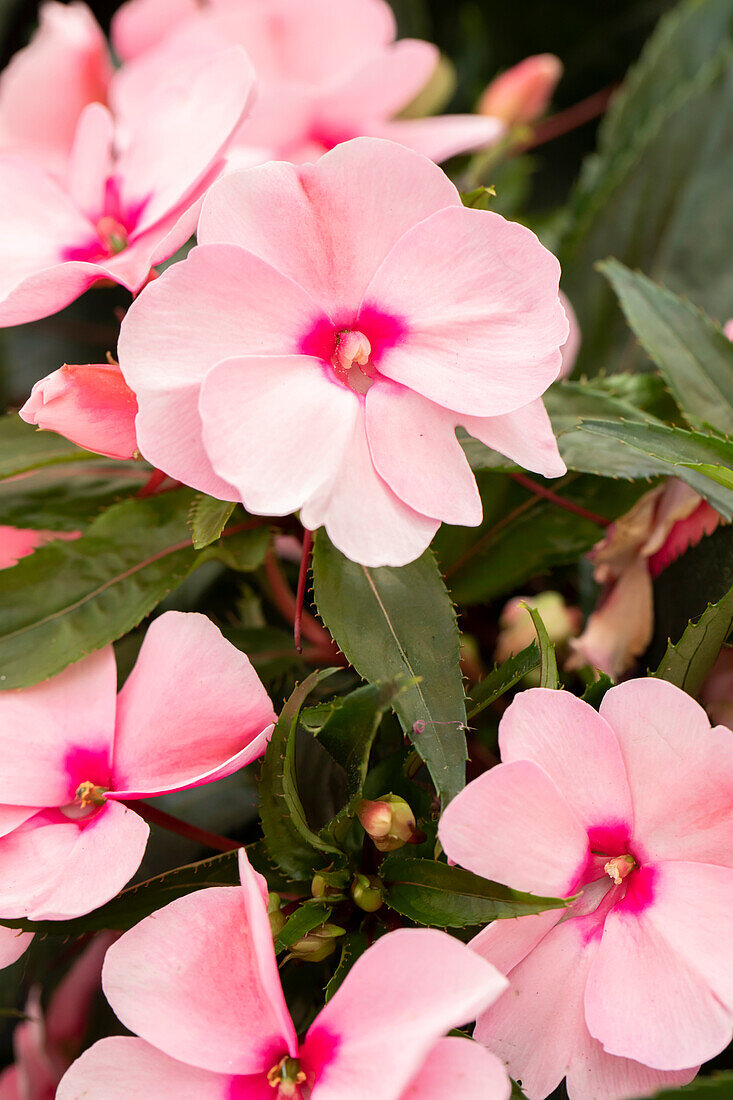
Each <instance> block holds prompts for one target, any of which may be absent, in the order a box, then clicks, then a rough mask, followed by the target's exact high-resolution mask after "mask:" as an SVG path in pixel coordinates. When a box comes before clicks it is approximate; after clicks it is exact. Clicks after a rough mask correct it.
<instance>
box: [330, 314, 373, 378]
mask: <svg viewBox="0 0 733 1100" xmlns="http://www.w3.org/2000/svg"><path fill="white" fill-rule="evenodd" d="M371 354H372V345H371V344H370V343H369V340H368V339H367V337H366V336H365V335H364V333H363V332H358V331H355V330H354V329H341V330H340V332H337V333H336V346H335V348H334V352H333V358H332V360H331V365H332V366H333V369H334V371H335V372H336V374H337V376H338V377H339V378H340V379H341V381H342V382H345V383H346V385H347V386H348V387H349V389H352V390H354V392H355V393H366V392H367V390H368V389H369V387H370V386H371V385H372V382H373V381H374V376H375V374H376V371H375V369H374V367H373V366H372V364H371V362H370V357H371Z"/></svg>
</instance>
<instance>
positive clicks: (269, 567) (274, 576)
mask: <svg viewBox="0 0 733 1100" xmlns="http://www.w3.org/2000/svg"><path fill="white" fill-rule="evenodd" d="M265 572H266V574H267V580H268V582H269V585H270V592H271V594H272V598H273V600H274V602H275V605H276V606H277V609H278V611H279V612H280V614H281V615H282V616H283V618H284V619H286V620H287V621H288V622H289V623H293V626H294V624H295V616H296V611H297V605H296V600H295V596H294V595H293V590H292V588H291V587H290V585H289V584H288V582H287V580H286V577H285V574H284V573H283V571H282V569H281V568H280V565H279V563H278V560H277V558H276V557H275V555H274V553H273V551H272V550H269V551H268V554H267V557H266V558H265ZM301 630H302V634H303V636H304V637H306V638H307V639H308V641H309V642H312V643H313V645H315V646H317V647H318V648H319V649H322V650H325V649H326V648H327V647H328V648H329V649H332V648H335V647H334V645H333V642H332V641H331V638H330V637H329V635H328V634H327V633H326V631H325V630H324V629H323V627H322V626H319V624H318V623H317V622H316V620H315V619H314V618H313V616H312V615H309V614H308V612H307V611H305V612H303V615H302V619H301Z"/></svg>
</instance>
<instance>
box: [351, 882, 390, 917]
mask: <svg viewBox="0 0 733 1100" xmlns="http://www.w3.org/2000/svg"><path fill="white" fill-rule="evenodd" d="M351 896H352V898H353V899H354V904H355V905H358V906H359V908H360V909H363V910H364V912H365V913H376V911H377V909H381V908H382V905H383V903H384V893H383V891H382V882H381V879H378V878H377V876H376V875H355V876H354V881H353V882H352V884H351Z"/></svg>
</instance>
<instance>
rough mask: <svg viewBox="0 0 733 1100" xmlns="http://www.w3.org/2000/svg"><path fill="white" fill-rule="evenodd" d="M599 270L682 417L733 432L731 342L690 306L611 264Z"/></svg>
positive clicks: (630, 272) (669, 292) (705, 317)
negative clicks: (670, 393) (614, 294)
mask: <svg viewBox="0 0 733 1100" xmlns="http://www.w3.org/2000/svg"><path fill="white" fill-rule="evenodd" d="M600 268H601V271H602V272H603V274H604V275H605V276H606V278H607V279H608V280H609V282H610V283H611V286H612V287H613V289H614V290H615V292H616V294H617V295H618V298H619V301H620V303H621V308H622V309H623V311H624V315H625V317H626V320H627V321H628V323H629V325H630V326H631V328H632V329H633V330H634V332H635V333H636V335H637V337H638V339H639V341H640V343H641V345H642V347H643V348H644V350H645V351H646V353H647V355H648V356H649V358H650V359H651V360H652V362H654V363H655V364H656V365H657V367H659V370H660V371H661V372H662V375H663V376H664V378H665V380H666V382H667V384H668V385H669V387H670V389H671V391H672V393H673V394H674V396H675V399H676V401H677V404H678V405H679V407H680V409H681V410H682V412H683V414H684V416H685V418H686V419H687V420H688V422H689V423H690V424H691V425H692V426H693V427H695V428H703V427H705V426H706V425H709V426H710V427H713V428H715V429H716V431H719V432H721V433H723V434H724V435H730V434H733V343H731V341H730V340H729V339H728V338H727V337H726V335H725V333H724V332H723V331H722V329H721V328H720V327H719V326H718V325H716V324H714V323H713V322H712V321H711V320H710V318H709V317H708V316H707V315H706V314H705V313H703V312H702V311H701V310H699V309H697V308H696V307H695V306H694V305H692V303H690V302H688V301H686V300H684V299H682V298H678V297H677V295H676V294H672V292H671V291H669V290H667V289H666V288H665V287H661V286H657V284H656V283H654V282H652V280H651V279H648V278H647V277H646V275H642V274H641V273H640V272H633V271H629V269H628V268H627V267H624V265H623V264H620V263H618V262H617V261H615V260H609V261H608V262H607V263H605V264H601V265H600Z"/></svg>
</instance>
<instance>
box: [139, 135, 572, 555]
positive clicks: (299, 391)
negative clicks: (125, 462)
mask: <svg viewBox="0 0 733 1100" xmlns="http://www.w3.org/2000/svg"><path fill="white" fill-rule="evenodd" d="M198 239H199V242H200V243H199V247H198V248H197V249H194V251H193V252H191V253H190V255H189V256H188V258H187V259H186V260H184V261H183V262H182V263H180V264H175V265H173V267H171V268H169V269H168V270H167V271H166V272H165V273H164V274H163V275H162V277H161V278H160V279H158V280H156V282H155V283H153V284H151V285H150V286H148V287H146V289H145V291H144V292H143V294H141V296H140V298H139V299H138V300H137V302H135V303H134V304H133V306H132V308H131V309H130V311H129V312H128V314H127V317H126V319H125V321H124V323H123V325H122V332H121V336H120V344H119V357H120V367H121V369H122V373H123V375H124V376H125V380H126V381H127V383H128V385H129V386H130V387H131V389H132V390H133V391H134V393H135V395H136V396H137V400H138V405H139V409H140V411H139V413H138V417H137V421H136V426H137V438H138V445H139V447H140V451H141V452H142V454H143V455H144V456H145V457H146V458H147V459H148V460H149V461H150V462H152V463H153V464H154V465H155V466H156V467H158V468H159V469H161V470H164V471H165V472H166V473H168V474H170V475H171V476H172V477H175V478H176V479H177V480H179V481H183V482H185V483H186V484H188V485H194V486H195V487H196V488H198V489H200V490H203V491H204V492H206V493H210V494H212V495H213V496H217V497H221V498H222V499H224V500H237V499H241V500H243V501H244V502H245V504H246V507H247V508H248V510H249V511H251V512H254V513H257V514H263V515H285V514H287V513H289V512H292V511H294V510H295V509H300V514H301V519H302V522H303V523H304V524H305V526H306V527H308V528H310V529H315V528H316V527H320V526H321V525H325V527H326V528H327V530H328V533H329V535H330V537H331V538H332V540H333V541H334V542H335V543H336V545H337V546H338V547H339V548H340V549H341V550H343V552H344V553H345V554H348V556H349V557H351V558H353V559H355V560H356V561H360V562H363V563H365V564H369V565H403V564H404V563H405V562H408V561H411V560H413V559H414V558H416V557H418V555H419V554H421V553H422V551H423V550H424V549H425V547H426V546H427V545H428V543H429V542H430V540H431V538H432V537H433V535H434V533H435V531H436V530H437V528H438V527H439V525H440V522H441V520H445V521H446V522H449V523H461V524H468V525H475V524H478V523H480V521H481V501H480V498H479V495H478V490H477V488H476V483H475V480H474V477H473V474H472V472H471V470H470V467H469V466H468V463H467V461H466V458H465V456H464V453H463V450H462V448H461V447H460V445H459V443H458V442H457V440H456V437H455V428H456V425H462V426H463V427H465V428H466V429H467V431H469V432H470V433H471V434H472V435H474V436H476V437H477V438H478V439H480V440H481V441H482V442H484V443H486V444H488V445H489V446H491V447H495V448H496V449H497V450H499V451H501V452H502V453H503V454H505V455H507V456H508V457H509V458H511V459H512V460H513V461H515V462H518V463H521V464H522V465H524V466H526V467H528V468H529V469H531V470H536V471H539V472H540V473H543V474H545V475H546V476H559V475H560V474H562V473H563V472H564V470H565V466H564V463H563V462H562V459H561V458H560V455H559V452H558V450H557V444H556V442H555V438H554V436H553V434H552V429H551V426H550V423H549V419H548V417H547V414H546V412H545V409H544V406H543V404H542V401H541V394H542V393H543V392H544V390H546V389H547V387H548V386H549V385H550V383H551V382H552V380H553V379H554V378H555V377H556V375H557V373H558V370H559V369H560V360H561V355H560V351H559V348H560V345H561V344H562V343H563V341H564V340H565V339H566V337H567V321H566V319H565V315H564V313H563V310H562V306H561V305H560V303H559V301H558V295H557V283H558V275H559V268H558V264H557V261H556V260H555V258H554V257H553V256H552V255H551V254H550V253H549V252H547V251H546V250H545V249H544V248H543V247H542V246H541V245H540V244H539V242H538V241H537V239H536V237H535V236H534V235H533V234H532V233H530V232H529V231H528V230H527V229H525V228H524V227H522V226H519V225H514V224H512V223H511V222H507V221H505V220H504V219H503V218H501V217H500V216H499V215H497V214H493V213H489V212H487V211H480V210H469V209H466V208H464V207H463V206H462V204H461V201H460V197H459V195H458V192H457V191H456V189H455V187H454V186H453V184H452V183H451V182H450V181H449V180H448V178H447V177H446V176H445V175H444V174H443V173H442V172H441V171H440V169H438V168H436V167H435V165H433V164H431V163H430V162H429V161H428V160H426V159H425V158H424V157H421V156H418V155H417V154H415V153H412V152H410V151H408V150H407V149H403V148H401V147H400V146H398V145H394V144H393V143H391V142H383V141H378V140H374V139H370V138H359V139H357V140H356V141H351V142H347V143H346V144H345V145H341V146H339V147H338V148H337V149H334V150H333V151H332V152H330V153H327V154H326V155H325V156H324V157H323V158H322V159H321V160H320V161H319V162H318V163H317V164H316V165H305V166H303V167H300V168H295V167H292V166H291V165H287V164H268V165H263V166H261V167H257V168H252V169H249V170H247V171H244V172H239V173H236V174H233V175H231V176H228V177H225V178H224V179H223V180H220V181H219V182H218V183H217V184H216V185H215V186H214V187H213V188H212V189H211V191H210V192H209V194H208V196H207V198H206V201H205V203H204V207H203V210H202V214H201V221H200V225H199V234H198ZM161 423H165V424H166V431H165V432H161V430H160V426H161Z"/></svg>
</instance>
